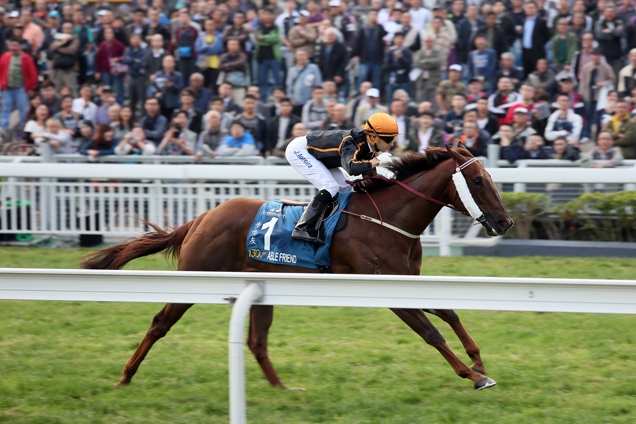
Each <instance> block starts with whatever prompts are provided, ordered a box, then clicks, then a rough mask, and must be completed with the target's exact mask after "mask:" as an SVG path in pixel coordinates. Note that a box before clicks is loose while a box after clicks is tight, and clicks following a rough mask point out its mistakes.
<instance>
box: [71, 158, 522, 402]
mask: <svg viewBox="0 0 636 424" xmlns="http://www.w3.org/2000/svg"><path fill="white" fill-rule="evenodd" d="M388 169H389V170H390V171H392V172H393V173H394V174H395V178H394V180H391V181H386V179H384V180H383V179H363V180H362V181H358V182H357V183H355V185H354V189H355V191H356V193H354V194H353V196H352V197H351V200H350V202H349V204H348V206H347V209H348V213H350V214H352V215H359V216H360V215H364V216H365V217H366V216H373V215H374V214H375V215H376V216H377V215H378V214H379V215H380V221H382V222H386V223H387V224H388V223H390V224H389V225H392V226H393V227H394V228H395V227H397V229H399V230H401V231H402V232H399V231H393V230H391V229H390V228H387V227H386V226H382V225H375V224H374V223H372V222H368V221H366V220H363V219H355V218H353V217H349V219H348V223H347V225H346V227H345V228H344V230H342V231H340V232H337V233H336V234H334V236H333V240H332V246H331V250H330V257H331V265H332V269H333V272H334V273H342V274H350V273H356V274H368V273H375V274H378V273H381V274H394V275H409V274H413V275H420V269H421V264H422V245H421V243H420V240H419V236H417V235H419V234H421V233H422V232H423V231H424V229H425V228H426V227H427V226H428V225H429V224H430V223H431V221H432V220H433V219H434V218H435V216H436V215H437V213H438V212H439V211H440V210H441V208H442V207H443V206H442V205H443V204H449V205H451V207H454V208H457V209H459V210H462V211H465V208H466V206H464V203H465V202H462V200H461V199H462V198H463V199H464V200H466V197H465V196H461V195H462V193H461V187H459V186H460V184H458V183H457V182H455V184H453V183H452V181H455V180H456V178H455V177H453V175H454V174H455V176H457V174H461V175H463V179H465V182H464V183H463V186H464V189H465V190H467V191H469V193H468V196H469V197H470V195H472V199H474V201H473V200H472V199H470V200H471V202H469V203H472V204H473V206H475V204H476V206H477V207H478V208H479V210H480V211H483V216H482V217H481V218H480V219H479V221H480V222H481V224H482V225H483V226H484V227H485V228H486V232H487V233H488V234H489V235H491V236H495V235H503V234H505V233H506V231H507V230H508V229H509V228H510V227H512V225H513V222H512V220H511V219H510V216H509V215H508V213H507V212H506V209H505V208H504V206H503V204H502V202H501V198H500V197H499V194H498V193H497V190H496V189H495V186H494V184H493V182H492V180H491V178H490V175H489V174H488V172H487V171H486V170H485V169H484V167H483V166H482V165H481V164H480V163H479V162H478V161H476V160H475V159H473V157H472V155H471V154H470V153H469V152H468V150H466V149H465V148H463V146H462V145H460V147H458V148H457V149H452V150H451V149H450V148H448V147H447V148H446V149H441V148H428V149H427V150H426V153H424V154H421V153H407V154H405V155H404V157H403V158H402V160H401V161H399V162H398V161H394V162H392V163H391V164H390V165H389V166H388ZM458 187H459V188H458ZM458 192H459V195H460V196H461V198H458V197H459V196H458ZM263 203H264V202H263V201H261V200H253V199H246V198H236V199H232V200H229V201H227V202H225V203H223V204H221V205H219V206H218V207H216V208H215V209H213V210H210V211H207V212H205V213H203V214H201V215H199V216H198V217H197V218H196V219H194V220H192V221H190V222H188V223H186V224H184V225H182V226H180V227H178V228H176V229H175V230H173V231H172V232H166V231H164V230H163V229H161V228H159V227H158V226H156V225H154V224H151V223H148V224H149V225H151V226H152V227H153V228H154V230H155V231H154V232H150V233H146V234H144V235H142V236H140V237H138V238H136V239H132V240H129V241H127V242H125V243H122V244H118V245H113V246H110V247H106V248H104V249H102V250H99V251H97V252H94V253H92V254H90V255H88V256H87V257H86V258H85V260H84V262H83V263H82V264H81V266H82V267H83V268H89V269H119V268H121V267H122V266H124V265H125V264H126V263H127V262H129V261H131V260H133V259H135V258H139V257H142V256H146V255H150V254H153V253H157V252H161V251H164V250H165V251H166V255H170V254H171V255H172V256H173V258H175V259H176V258H178V261H179V262H178V269H179V270H181V271H236V272H238V271H243V272H246V271H247V272H318V271H317V270H313V269H306V268H299V267H292V266H286V265H277V264H271V263H266V262H260V261H257V260H254V259H250V258H249V257H248V255H247V251H246V240H247V237H248V233H249V230H250V226H251V224H252V221H253V219H254V217H255V216H256V214H257V212H258V210H259V208H260V207H261V205H262V204H263ZM405 233H407V234H409V233H410V234H411V235H416V236H414V237H408V236H406V235H405ZM191 306H192V304H180V303H168V304H167V305H166V306H164V308H163V309H162V310H161V311H160V312H159V313H158V314H157V315H156V316H155V317H154V319H153V321H152V325H151V327H150V329H149V330H148V333H147V334H146V336H145V337H144V339H143V341H142V342H141V344H140V345H139V347H137V350H136V351H135V353H134V354H133V356H132V358H131V359H130V360H129V361H128V362H127V363H126V365H125V367H124V374H123V376H122V378H121V380H120V381H119V382H118V383H116V384H115V386H121V385H125V384H128V383H130V381H131V379H132V377H133V376H134V375H135V373H136V372H137V369H138V368H139V365H140V364H141V362H142V361H143V360H144V358H145V357H146V354H147V353H148V351H149V350H150V348H151V347H152V346H153V344H154V343H155V342H156V341H157V340H159V339H160V338H162V337H164V336H165V335H166V333H167V332H168V331H169V330H170V328H171V327H172V326H173V325H174V324H175V323H176V322H177V321H178V320H179V319H180V318H181V317H182V316H183V314H184V313H185V312H186V311H187V310H188V309H189V308H190V307H191ZM392 311H393V312H394V313H395V314H396V315H397V316H398V317H399V318H400V319H402V320H403V321H404V322H405V323H406V324H407V325H408V326H409V327H411V329H413V331H415V332H416V333H417V334H418V335H420V336H421V337H422V338H423V339H424V340H425V341H426V342H427V343H428V344H430V345H432V346H434V347H435V348H436V349H437V350H439V352H440V353H441V354H442V356H443V357H444V358H445V359H446V360H447V361H448V363H449V364H450V366H451V367H452V368H453V370H454V371H455V373H457V375H459V376H460V377H462V378H468V379H470V380H472V381H473V384H474V388H475V389H478V390H481V389H484V388H487V387H491V386H493V385H495V384H496V382H495V381H494V380H492V379H491V378H489V377H486V376H485V374H486V368H485V367H484V364H483V362H482V360H481V356H480V351H479V347H478V346H477V344H476V343H475V342H474V341H473V339H472V338H471V336H470V335H469V334H468V332H467V331H466V330H465V329H464V327H463V325H462V323H461V322H460V320H459V317H458V316H457V314H456V313H455V312H454V311H452V310H437V309H436V310H426V309H425V310H422V309H392ZM424 312H428V313H430V314H433V315H437V316H438V317H439V318H441V319H442V320H443V321H445V322H446V323H448V324H449V325H450V326H451V328H452V329H453V330H454V331H455V334H456V335H457V336H458V337H459V340H460V341H461V342H462V344H463V346H464V349H465V350H466V353H467V354H468V356H469V357H470V359H471V360H472V361H473V363H472V366H470V367H469V366H467V365H466V364H464V363H463V362H462V361H461V360H460V359H459V358H458V357H457V356H456V355H455V353H453V352H452V351H451V349H450V348H449V347H448V345H447V344H446V341H445V340H444V338H443V337H442V335H441V334H440V333H439V331H438V330H437V329H436V328H435V327H434V326H433V324H432V323H431V322H430V321H429V319H428V318H427V317H426V316H425V314H424ZM273 318H274V307H273V306H268V305H254V306H252V309H251V312H250V325H249V333H248V334H249V335H248V340H247V343H248V345H249V348H250V350H251V351H252V353H253V354H254V356H255V357H256V360H257V361H258V363H259V365H260V366H261V369H262V370H263V372H264V374H265V377H266V378H267V380H268V381H269V383H270V384H271V385H272V386H275V387H282V388H285V386H284V385H283V383H282V382H281V381H280V379H279V378H278V375H277V374H276V371H275V370H274V367H273V365H272V363H271V362H270V359H269V356H268V353H267V334H268V331H269V328H270V326H271V324H272V321H273Z"/></svg>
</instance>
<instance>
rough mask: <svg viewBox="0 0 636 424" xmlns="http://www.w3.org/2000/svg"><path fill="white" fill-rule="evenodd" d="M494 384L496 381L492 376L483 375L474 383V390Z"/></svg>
mask: <svg viewBox="0 0 636 424" xmlns="http://www.w3.org/2000/svg"><path fill="white" fill-rule="evenodd" d="M495 384H497V382H496V381H495V380H493V379H492V378H489V377H484V378H481V379H479V381H477V382H476V383H475V390H484V389H487V388H488V387H492V386H494V385H495Z"/></svg>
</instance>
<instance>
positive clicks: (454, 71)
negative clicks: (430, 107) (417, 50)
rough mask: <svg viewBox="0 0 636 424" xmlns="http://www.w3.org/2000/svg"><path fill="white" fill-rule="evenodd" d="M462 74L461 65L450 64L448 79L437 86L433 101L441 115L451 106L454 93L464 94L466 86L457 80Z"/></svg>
mask: <svg viewBox="0 0 636 424" xmlns="http://www.w3.org/2000/svg"><path fill="white" fill-rule="evenodd" d="M461 76H462V67H461V66H460V65H457V64H455V65H451V66H450V67H449V68H448V79H447V80H445V81H442V82H441V84H439V85H438V86H437V94H436V95H435V101H436V102H437V106H439V110H440V112H441V113H442V115H445V114H446V113H447V112H448V109H449V108H450V107H451V100H452V99H453V96H454V95H455V94H462V95H464V96H466V94H468V93H467V92H466V86H465V85H464V84H462V83H461V82H460V81H459V80H460V78H461Z"/></svg>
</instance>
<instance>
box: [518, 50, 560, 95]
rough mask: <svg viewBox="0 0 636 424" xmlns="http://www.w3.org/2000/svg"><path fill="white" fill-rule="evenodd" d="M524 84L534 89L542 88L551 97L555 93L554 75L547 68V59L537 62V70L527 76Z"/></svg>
mask: <svg viewBox="0 0 636 424" xmlns="http://www.w3.org/2000/svg"><path fill="white" fill-rule="evenodd" d="M525 84H529V85H531V86H532V87H534V88H542V89H544V90H545V91H547V92H548V93H550V94H551V95H552V94H554V93H555V91H556V75H555V74H554V71H553V70H552V69H550V68H549V66H548V60H547V59H539V60H537V70H536V71H534V72H532V73H531V74H530V75H528V79H526V82H525Z"/></svg>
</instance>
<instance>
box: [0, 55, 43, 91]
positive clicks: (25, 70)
mask: <svg viewBox="0 0 636 424" xmlns="http://www.w3.org/2000/svg"><path fill="white" fill-rule="evenodd" d="M12 54H13V53H11V52H6V53H5V54H3V55H2V56H0V89H1V90H8V89H9V65H11V55H12ZM22 77H23V78H24V89H25V90H26V91H34V90H35V86H36V85H38V70H37V68H36V67H35V63H34V62H33V59H32V58H31V56H29V55H28V54H26V53H22Z"/></svg>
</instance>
